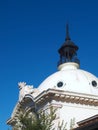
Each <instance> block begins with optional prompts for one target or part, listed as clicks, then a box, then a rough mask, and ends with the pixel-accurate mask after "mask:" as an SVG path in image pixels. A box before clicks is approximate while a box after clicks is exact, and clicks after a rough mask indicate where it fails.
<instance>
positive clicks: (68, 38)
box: [65, 23, 70, 41]
mask: <svg viewBox="0 0 98 130" xmlns="http://www.w3.org/2000/svg"><path fill="white" fill-rule="evenodd" d="M67 40H70V36H69V26H68V23H67V24H66V38H65V41H67Z"/></svg>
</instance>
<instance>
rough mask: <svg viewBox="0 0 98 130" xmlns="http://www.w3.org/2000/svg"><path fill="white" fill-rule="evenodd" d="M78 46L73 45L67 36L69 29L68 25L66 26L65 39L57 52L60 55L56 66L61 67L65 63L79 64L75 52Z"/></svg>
mask: <svg viewBox="0 0 98 130" xmlns="http://www.w3.org/2000/svg"><path fill="white" fill-rule="evenodd" d="M78 49H79V48H78V46H77V45H75V44H74V43H73V42H72V41H71V38H70V36H69V27H68V24H67V25H66V38H65V42H64V44H63V45H62V46H61V48H60V49H59V50H58V52H59V54H60V61H59V63H58V65H61V64H63V63H67V62H75V63H78V64H80V62H79V60H78V58H77V53H76V52H77V50H78Z"/></svg>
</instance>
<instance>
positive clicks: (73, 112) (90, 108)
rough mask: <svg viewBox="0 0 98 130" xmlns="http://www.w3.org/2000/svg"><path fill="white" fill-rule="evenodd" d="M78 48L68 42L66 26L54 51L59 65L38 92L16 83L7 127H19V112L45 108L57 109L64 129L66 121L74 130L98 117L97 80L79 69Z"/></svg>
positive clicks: (56, 121)
mask: <svg viewBox="0 0 98 130" xmlns="http://www.w3.org/2000/svg"><path fill="white" fill-rule="evenodd" d="M77 50H78V46H76V45H75V44H74V43H73V42H72V41H71V39H70V37H69V33H68V25H67V28H66V39H65V42H64V44H63V45H62V46H61V48H60V49H59V50H58V52H59V54H60V61H59V63H58V71H57V72H55V73H54V74H52V75H50V76H49V77H48V78H47V79H45V80H44V81H43V82H42V83H41V84H40V85H39V86H38V88H33V86H28V85H26V83H24V82H23V83H19V84H18V86H19V89H20V91H19V100H18V102H17V104H16V106H15V108H14V110H13V112H12V115H11V118H10V119H9V120H8V121H7V124H9V125H11V126H12V127H13V128H14V127H15V126H16V125H17V124H19V122H18V116H19V114H20V112H21V108H23V109H25V111H27V110H30V112H32V113H33V109H34V108H35V107H36V108H37V110H41V109H44V110H45V109H47V108H48V107H49V106H54V107H56V108H57V119H56V120H55V124H54V125H55V130H58V129H57V128H56V126H57V123H58V122H60V121H62V120H64V121H65V122H67V129H68V130H69V129H70V121H71V120H72V119H74V121H75V122H74V123H75V125H74V127H78V124H77V122H80V121H81V120H85V119H86V118H90V117H92V116H95V115H97V114H98V78H97V77H96V76H94V75H93V74H91V73H89V72H87V71H85V70H81V69H80V67H79V66H80V63H79V60H78V59H77V53H76V51H77Z"/></svg>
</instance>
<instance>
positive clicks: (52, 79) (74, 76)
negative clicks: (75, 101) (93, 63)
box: [38, 62, 98, 95]
mask: <svg viewBox="0 0 98 130" xmlns="http://www.w3.org/2000/svg"><path fill="white" fill-rule="evenodd" d="M78 68H79V65H78V64H77V63H72V62H69V63H64V64H62V65H60V66H59V68H58V69H59V71H58V72H56V73H54V74H52V75H50V76H49V77H48V78H46V79H45V80H44V81H43V82H42V83H41V85H40V86H39V87H38V89H39V91H40V92H42V91H44V90H47V89H49V88H51V89H56V90H63V91H69V92H76V93H83V94H91V95H98V78H97V77H96V76H94V75H93V74H91V73H89V72H87V71H84V70H81V69H78Z"/></svg>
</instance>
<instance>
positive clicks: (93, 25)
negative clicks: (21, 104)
mask: <svg viewBox="0 0 98 130" xmlns="http://www.w3.org/2000/svg"><path fill="white" fill-rule="evenodd" d="M67 22H68V23H69V28H70V36H71V39H72V40H73V41H74V42H75V44H77V45H78V46H79V51H78V57H79V59H80V61H81V69H84V70H87V71H89V72H91V73H93V74H94V75H96V76H98V1H97V0H1V1H0V89H1V94H0V99H1V101H0V104H1V107H0V108H1V109H0V130H7V129H8V128H9V126H7V125H6V120H7V119H8V118H9V117H10V116H11V113H12V110H13V108H14V106H15V104H16V102H17V100H18V92H19V90H18V87H17V86H18V82H20V81H25V82H27V84H29V85H34V86H35V87H38V86H39V84H40V83H41V82H42V81H43V80H44V79H45V78H46V77H47V76H49V75H50V74H52V73H54V72H55V71H57V62H58V60H59V54H58V52H57V50H58V48H59V47H60V46H61V45H62V44H63V42H64V39H65V26H66V23H67Z"/></svg>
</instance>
